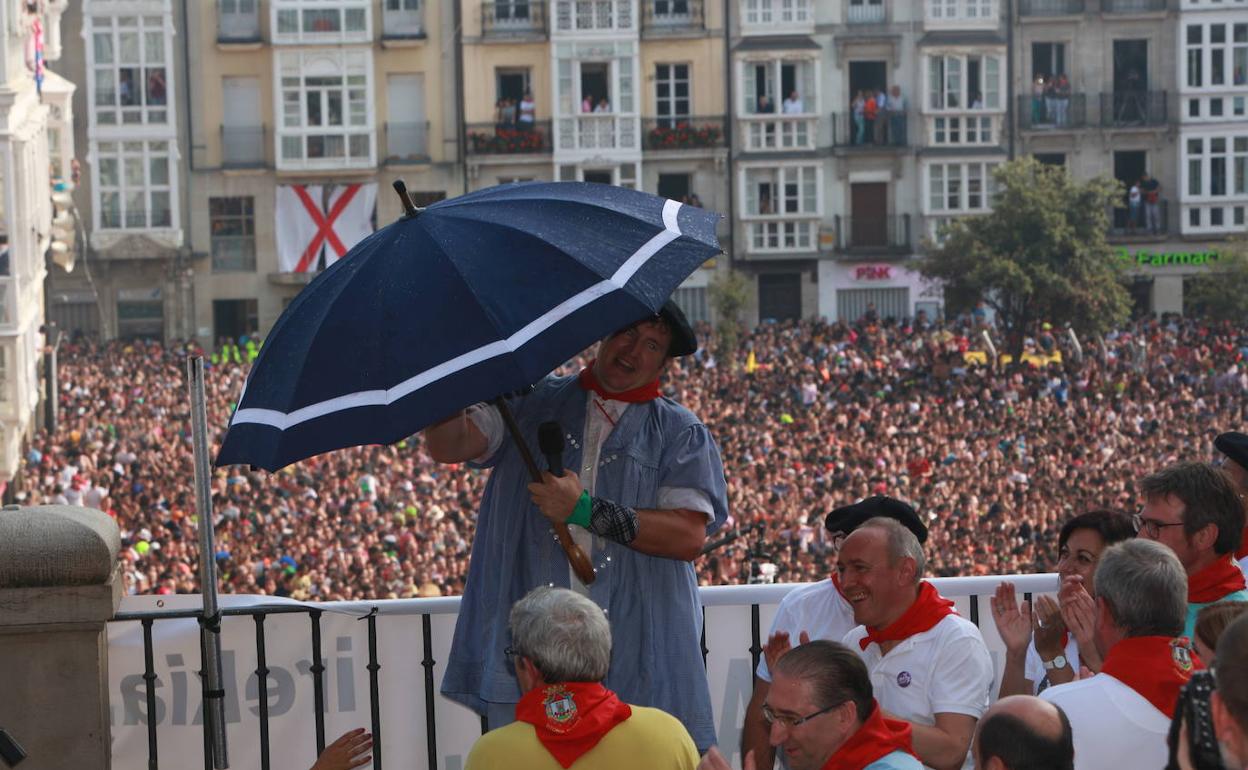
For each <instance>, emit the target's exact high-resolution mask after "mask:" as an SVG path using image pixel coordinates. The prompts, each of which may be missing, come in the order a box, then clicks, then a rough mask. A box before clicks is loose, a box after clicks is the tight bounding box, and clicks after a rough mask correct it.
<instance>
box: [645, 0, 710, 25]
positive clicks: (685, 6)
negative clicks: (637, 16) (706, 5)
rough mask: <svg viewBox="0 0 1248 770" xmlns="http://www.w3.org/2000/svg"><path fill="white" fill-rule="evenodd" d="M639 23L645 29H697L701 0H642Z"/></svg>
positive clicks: (700, 17) (700, 20)
mask: <svg viewBox="0 0 1248 770" xmlns="http://www.w3.org/2000/svg"><path fill="white" fill-rule="evenodd" d="M641 25H642V28H643V29H645V30H647V31H663V30H672V31H677V30H686V29H698V28H700V27H701V26H702V25H703V15H702V0H642V11H641Z"/></svg>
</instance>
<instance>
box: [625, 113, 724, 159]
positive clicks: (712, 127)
mask: <svg viewBox="0 0 1248 770" xmlns="http://www.w3.org/2000/svg"><path fill="white" fill-rule="evenodd" d="M725 122H726V121H725V120H724V118H722V117H708V118H699V117H688V118H643V119H642V121H641V134H642V136H643V137H645V144H644V145H643V149H646V150H655V151H662V150H698V149H703V148H707V147H723V146H724V128H725Z"/></svg>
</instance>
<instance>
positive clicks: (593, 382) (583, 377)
mask: <svg viewBox="0 0 1248 770" xmlns="http://www.w3.org/2000/svg"><path fill="white" fill-rule="evenodd" d="M597 361H598V359H596V358H595V359H594V360H593V361H590V362H589V366H586V367H585V368H584V369H582V370H581V374H580V383H581V390H592V391H593V392H595V393H597V394H598V397H599V398H601V399H602V400H603V401H627V402H628V403H630V404H639V403H642V402H644V401H653V400H655V399H656V398H658V397H659V396H660V395H662V394H661V393H659V380H658V378H657V377H656V378H655V380H654V382H648V383H646V384H645V385H640V386H638V387H636V388H633V389H632V390H626V391H624V392H623V393H611V392H608V391H607V389H606V388H604V387H602V383H601V382H599V381H598V378H597V377H596V376H594V364H595V363H596V362H597Z"/></svg>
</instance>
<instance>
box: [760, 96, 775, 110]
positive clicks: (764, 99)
mask: <svg viewBox="0 0 1248 770" xmlns="http://www.w3.org/2000/svg"><path fill="white" fill-rule="evenodd" d="M775 111H776V105H775V104H773V103H772V101H771V97H770V96H768V95H767V94H763V95H762V96H760V97H758V112H759V113H760V114H762V113H772V112H775Z"/></svg>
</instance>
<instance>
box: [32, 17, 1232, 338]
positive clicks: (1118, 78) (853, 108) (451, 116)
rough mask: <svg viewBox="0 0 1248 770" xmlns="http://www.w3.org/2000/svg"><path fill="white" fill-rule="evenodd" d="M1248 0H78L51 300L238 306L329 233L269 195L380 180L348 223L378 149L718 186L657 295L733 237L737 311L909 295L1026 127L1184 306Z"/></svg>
mask: <svg viewBox="0 0 1248 770" xmlns="http://www.w3.org/2000/svg"><path fill="white" fill-rule="evenodd" d="M1245 2H1248V0H1223V2H1212V1H1211V0H923V1H922V2H900V1H899V0H822V1H820V2H816V1H815V0H729V2H727V3H723V2H713V1H711V0H592V1H591V0H457V1H456V2H455V3H428V2H421V1H420V0H214V1H213V2H204V3H182V2H180V0H179V1H178V2H175V1H174V0H126V2H121V0H85V2H84V6H83V11H82V15H81V17H80V18H79V19H77V20H76V27H75V29H77V30H80V32H79V33H78V34H80V35H81V37H82V39H83V40H84V42H85V43H86V45H84V46H83V53H82V55H81V57H80V59H81V60H80V61H78V62H76V64H77V66H78V67H79V69H80V71H81V72H82V79H83V81H84V83H86V85H87V88H86V92H85V93H82V94H80V98H79V99H78V109H79V112H80V114H84V112H85V113H89V114H90V117H89V120H88V121H86V123H85V125H84V126H83V127H82V128H81V129H80V130H79V136H78V140H79V142H80V146H86V147H88V148H89V151H88V160H89V163H88V169H87V172H88V173H86V174H85V175H84V192H85V193H86V195H84V196H82V197H85V198H86V200H85V201H84V203H83V204H82V207H81V208H82V211H83V212H84V218H85V221H86V222H87V223H88V224H89V228H88V229H89V230H90V238H89V247H90V250H89V252H88V259H89V261H90V262H91V264H92V265H93V267H94V268H95V269H94V272H93V273H92V276H93V277H94V286H87V285H86V283H85V279H83V278H74V277H72V276H71V277H69V278H68V279H63V278H61V277H59V276H58V277H57V284H58V286H57V289H58V290H57V291H56V292H54V293H53V294H52V295H51V296H52V297H53V299H52V302H51V305H50V307H49V312H50V313H51V314H52V315H53V317H57V318H60V319H62V321H63V324H67V325H77V324H78V322H80V321H81V319H84V318H88V316H90V315H91V313H89V312H88V311H94V317H95V318H102V319H103V327H102V328H103V331H104V332H105V335H106V336H129V335H136V334H163V335H164V336H166V337H182V336H195V337H198V338H200V339H201V340H205V341H206V340H211V339H213V338H215V337H220V336H237V334H239V333H246V332H249V331H254V330H260V331H262V332H263V330H265V329H267V328H268V327H269V326H270V325H271V324H272V322H273V321H274V320H275V319H276V317H277V316H278V315H279V314H280V312H281V310H282V308H283V307H284V306H285V304H286V303H287V302H289V300H290V298H291V297H293V296H294V295H295V294H296V293H297V292H298V291H299V289H300V288H301V287H302V286H303V285H305V284H306V283H307V281H308V280H309V279H310V278H311V276H312V275H314V274H315V272H316V270H317V269H318V268H320V267H323V266H324V265H326V264H328V263H329V262H330V261H332V259H333V258H334V256H335V255H334V254H332V253H331V252H330V251H328V250H325V249H324V247H322V252H320V253H319V254H318V255H316V256H315V257H314V258H313V259H312V260H311V261H310V262H309V261H308V260H306V259H305V260H302V261H301V265H300V267H299V269H295V268H294V267H292V266H291V264H290V260H289V255H288V254H287V252H288V251H289V248H288V245H287V246H283V243H284V241H283V238H287V235H283V233H287V231H288V230H289V228H287V227H285V226H284V225H283V224H282V223H283V221H284V219H283V217H284V216H286V215H285V214H284V213H283V212H284V211H286V210H285V209H283V206H282V204H281V202H280V201H281V199H282V196H283V195H284V194H289V192H290V191H291V190H294V189H295V188H299V189H301V190H303V191H304V193H301V195H302V194H306V196H307V198H313V197H316V196H319V197H316V200H315V201H312V202H311V203H307V202H306V201H305V202H304V203H303V204H300V205H307V206H310V209H309V211H311V209H316V208H319V210H320V214H319V216H320V218H321V219H326V218H327V217H328V214H329V212H330V211H331V209H332V208H333V204H334V201H339V200H341V197H340V196H341V195H343V194H344V193H343V191H344V190H347V191H349V190H350V189H352V188H354V187H355V186H366V185H369V184H375V191H374V192H373V193H372V194H373V195H375V196H376V204H375V209H373V211H374V212H375V213H373V214H372V219H371V220H370V222H369V227H370V228H371V227H374V226H381V225H384V224H385V223H386V222H389V221H391V220H392V219H393V218H394V217H395V216H396V215H397V213H398V210H399V209H398V203H397V200H396V199H395V198H394V196H393V195H392V194H391V193H389V192H388V187H389V183H390V182H391V181H392V180H393V179H395V178H397V177H403V178H404V179H405V180H406V181H407V184H408V186H409V188H410V189H412V190H414V191H416V192H417V193H418V195H419V196H420V199H421V200H423V201H431V200H435V199H436V198H438V197H440V196H441V195H455V194H459V193H460V192H464V191H468V190H474V189H479V188H482V187H487V186H491V185H495V184H499V183H506V182H511V181H519V180H586V181H594V182H604V183H610V184H618V185H624V186H629V187H636V188H640V189H644V190H647V191H649V192H654V193H658V194H660V195H664V196H666V197H670V198H674V199H678V200H686V201H689V202H691V203H695V204H697V205H702V206H704V207H706V208H710V209H713V210H717V211H721V212H724V213H725V214H726V216H725V220H724V224H723V227H722V228H721V239H722V241H723V243H724V246H725V250H726V252H727V258H726V259H720V260H716V261H714V262H713V263H711V264H709V265H708V266H707V268H706V269H703V270H699V271H697V272H696V273H695V274H694V276H692V277H691V278H690V280H689V281H688V282H687V283H686V284H685V286H684V287H682V289H681V290H680V291H679V292H678V295H677V296H678V298H679V299H680V301H682V302H683V303H684V304H685V305H686V307H687V308H688V309H689V311H690V313H691V315H692V316H694V317H695V318H699V319H707V318H709V317H710V315H711V313H710V309H709V306H708V305H709V302H708V295H707V288H706V287H707V285H708V283H709V281H710V280H711V278H712V277H713V275H714V274H715V270H719V269H726V268H727V266H728V265H729V264H731V265H732V266H733V267H735V268H736V269H738V270H740V271H741V272H743V273H744V274H745V275H746V276H747V278H748V279H749V281H750V286H751V302H750V305H749V306H748V308H747V312H746V318H745V320H746V321H747V322H748V323H753V322H758V321H760V320H763V319H769V318H770V319H787V318H797V317H810V316H825V317H828V318H834V319H835V318H842V319H854V318H857V317H859V316H860V315H861V314H862V313H863V312H865V311H866V309H867V308H868V307H869V306H874V307H875V309H876V311H877V312H878V313H879V314H881V315H885V316H888V315H893V316H913V315H915V314H917V313H918V312H919V311H923V312H925V313H927V314H928V315H929V316H933V315H937V314H940V313H941V312H942V311H943V297H942V295H941V292H940V290H939V287H935V286H932V285H930V284H929V283H928V282H926V281H925V280H924V279H923V278H922V277H921V276H920V275H919V274H918V272H917V270H916V269H915V268H914V262H915V259H916V258H917V257H918V256H919V255H920V254H921V253H922V251H923V249H924V248H925V247H926V245H927V244H930V243H932V242H933V241H934V240H936V239H938V237H939V233H940V228H941V226H942V225H943V224H945V223H947V222H949V221H950V220H951V219H954V218H957V217H963V216H973V215H976V214H981V213H984V212H986V211H988V210H990V207H991V201H992V198H993V177H992V173H993V170H994V169H995V168H996V167H997V166H998V165H999V164H1001V163H1002V162H1004V161H1006V160H1007V159H1008V158H1010V157H1015V156H1018V155H1024V154H1030V155H1035V156H1037V157H1039V158H1040V159H1042V160H1044V161H1045V162H1049V163H1058V164H1062V165H1064V166H1066V167H1067V168H1068V169H1069V170H1070V171H1071V173H1072V174H1074V175H1075V176H1076V177H1078V178H1090V177H1092V176H1096V175H1109V176H1111V177H1114V178H1117V179H1119V180H1120V181H1122V182H1123V183H1124V189H1129V188H1130V187H1132V186H1136V185H1140V186H1141V187H1143V186H1147V187H1148V189H1147V190H1142V191H1141V199H1142V200H1143V199H1145V198H1149V199H1155V205H1151V206H1150V205H1147V204H1143V203H1142V204H1141V205H1140V207H1139V208H1138V210H1133V209H1132V208H1131V207H1130V205H1129V204H1128V201H1127V199H1126V196H1125V195H1124V199H1123V201H1122V203H1121V205H1119V206H1115V207H1114V208H1113V209H1112V210H1111V211H1110V212H1108V213H1109V217H1110V236H1111V240H1113V241H1114V243H1115V245H1116V246H1117V247H1118V248H1119V249H1120V254H1121V255H1122V256H1123V258H1124V259H1126V260H1129V261H1130V262H1131V264H1132V265H1133V270H1134V271H1135V273H1136V275H1137V279H1138V280H1136V282H1135V284H1134V286H1133V291H1134V293H1135V296H1136V301H1137V306H1138V307H1139V309H1141V310H1152V311H1167V310H1181V309H1182V283H1183V280H1184V278H1185V276H1188V275H1191V274H1194V273H1195V272H1197V271H1199V270H1201V269H1205V268H1204V267H1203V265H1205V264H1207V263H1208V262H1209V261H1211V260H1212V259H1216V253H1217V250H1218V248H1219V243H1220V242H1221V240H1222V239H1223V238H1225V237H1226V236H1227V235H1228V234H1232V233H1234V232H1239V231H1242V222H1243V217H1244V208H1245V204H1248V200H1246V199H1245V198H1246V196H1248V193H1246V192H1245V190H1244V188H1243V185H1242V184H1241V182H1242V180H1243V174H1240V173H1239V172H1240V171H1241V170H1243V166H1244V161H1245V158H1244V156H1245V153H1246V152H1248V146H1245V142H1248V137H1246V136H1244V131H1243V130H1242V127H1243V125H1244V114H1243V109H1244V108H1243V102H1244V98H1245V96H1246V95H1248V94H1245V91H1244V89H1245V84H1244V83H1243V82H1242V81H1243V76H1244V73H1243V69H1244V67H1243V64H1244V61H1243V59H1244V56H1248V39H1245V36H1244V35H1241V33H1245V34H1248V32H1246V31H1245V28H1244V22H1243V21H1242V20H1240V16H1241V14H1242V13H1243V10H1244V9H1243V8H1242V6H1243V5H1244V4H1245ZM134 9H138V10H137V11H135V10H134ZM183 13H187V14H189V16H188V17H186V18H183V17H182V15H181V14H183ZM123 22H124V24H126V25H134V26H125V27H123V26H122V24H123ZM133 35H137V36H138V37H137V39H139V40H140V45H139V47H138V48H137V49H136V50H135V51H132V52H131V51H128V50H127V51H123V50H122V49H123V48H124V47H125V46H126V45H127V44H126V43H123V38H124V39H125V40H129V39H131V36H133ZM135 56H138V57H139V58H137V59H135V58H134V57H135ZM119 57H130V58H128V59H126V60H125V61H123V60H122V58H119ZM132 60H133V61H132ZM140 79H142V82H140ZM154 79H155V80H154ZM154 82H155V83H156V84H157V87H156V90H153V83H154ZM88 104H89V105H90V106H91V108H90V109H89V110H86V109H85V107H86V105H88ZM1146 173H1147V174H1148V175H1149V178H1150V179H1151V180H1153V181H1152V182H1147V183H1144V184H1141V181H1142V180H1143V178H1144V174H1146ZM301 200H302V199H301ZM287 213H288V212H287ZM314 218H315V217H314ZM318 221H319V220H318ZM1237 228H1238V229H1237ZM283 254H286V256H282V255H283ZM1202 255H1203V256H1202ZM1210 255H1215V256H1210ZM75 281H77V283H75ZM93 298H98V302H96V304H95V305H92V306H89V307H84V302H85V300H87V299H92V301H94V299H93Z"/></svg>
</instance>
